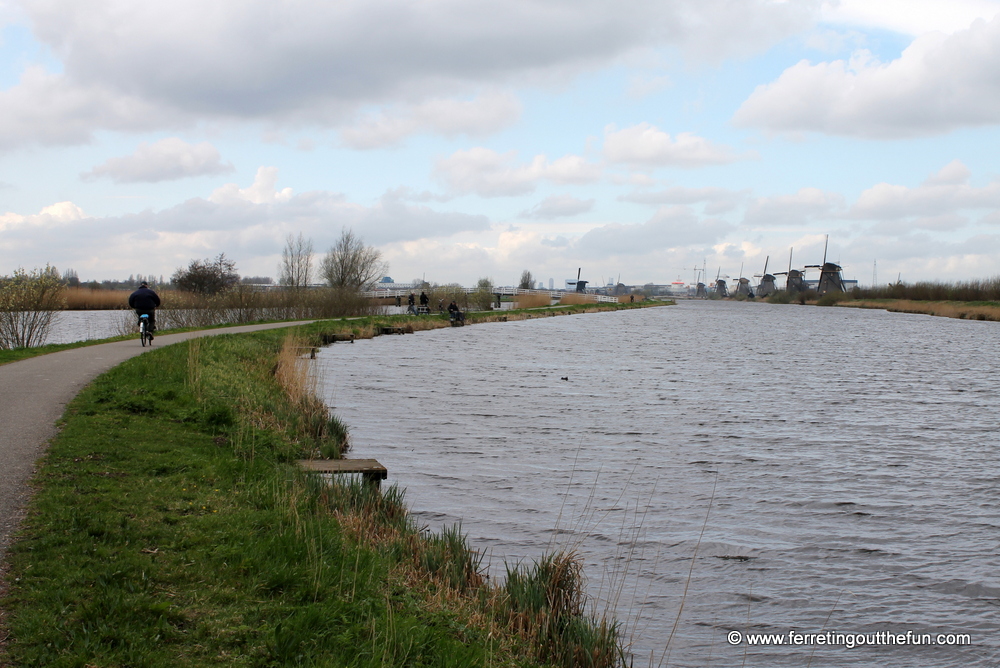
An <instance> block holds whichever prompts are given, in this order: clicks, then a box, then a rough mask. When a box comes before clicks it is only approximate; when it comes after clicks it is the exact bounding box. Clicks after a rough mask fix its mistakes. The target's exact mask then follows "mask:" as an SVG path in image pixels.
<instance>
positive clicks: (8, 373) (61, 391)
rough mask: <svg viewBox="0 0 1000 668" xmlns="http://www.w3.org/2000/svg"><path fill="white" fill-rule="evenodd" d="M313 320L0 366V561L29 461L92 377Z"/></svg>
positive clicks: (22, 500)
mask: <svg viewBox="0 0 1000 668" xmlns="http://www.w3.org/2000/svg"><path fill="white" fill-rule="evenodd" d="M311 322H315V321H313V320H302V321H297V322H278V323H270V324H266V325H242V326H239V327H225V328H221V329H209V330H201V331H197V332H184V333H182V334H165V335H163V336H157V337H156V339H155V340H154V342H153V347H152V348H143V347H142V346H141V345H140V344H139V341H138V339H135V340H131V341H116V342H114V343H102V344H98V345H94V346H86V347H83V348H73V349H71V350H63V351H61V352H58V353H51V354H48V355H39V356H38V357H32V358H29V359H26V360H21V361H19V362H11V363H10V364H4V365H0V563H2V561H3V559H4V556H5V555H6V552H7V547H8V546H9V545H10V539H11V536H12V535H13V534H14V531H15V530H16V529H17V525H18V522H19V521H20V519H21V516H22V513H23V512H24V508H25V506H26V505H27V502H28V499H29V497H30V496H31V488H30V487H29V485H28V481H29V480H30V479H31V476H32V474H33V473H34V471H35V463H36V462H37V461H38V458H39V457H41V456H42V454H43V453H44V452H45V448H46V446H47V445H48V443H49V441H50V440H52V437H53V436H55V435H56V431H57V429H56V422H57V421H58V420H59V418H60V417H62V414H63V412H64V411H65V410H66V405H67V404H68V403H69V402H70V400H72V399H73V397H75V396H76V394H77V393H78V392H79V391H80V390H81V389H83V387H84V386H85V385H87V384H88V383H89V382H90V381H92V380H93V379H94V378H96V377H97V376H99V375H100V374H102V373H104V372H105V371H107V370H108V369H111V368H112V367H114V366H116V365H118V364H121V363H122V362H124V361H125V360H127V359H129V358H131V357H135V356H137V355H141V354H142V353H144V352H147V351H149V350H152V349H153V348H156V347H160V346H165V345H169V344H171V343H177V342H179V341H187V340H188V339H194V338H198V337H202V336H214V335H217V334H240V333H243V332H256V331H260V330H264V329H278V328H281V327H294V326H296V325H305V324H309V323H311Z"/></svg>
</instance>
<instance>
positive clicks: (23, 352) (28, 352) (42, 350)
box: [0, 320, 281, 364]
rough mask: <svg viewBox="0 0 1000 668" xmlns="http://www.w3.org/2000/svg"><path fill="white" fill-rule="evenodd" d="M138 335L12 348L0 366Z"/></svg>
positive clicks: (1, 356)
mask: <svg viewBox="0 0 1000 668" xmlns="http://www.w3.org/2000/svg"><path fill="white" fill-rule="evenodd" d="M271 322H281V321H280V320H261V321H260V322H252V323H229V324H225V325H213V326H212V327H182V328H177V329H161V330H157V332H156V335H157V336H164V335H166V334H182V333H184V332H198V331H202V330H206V329H223V328H228V327H243V326H244V325H248V324H249V325H262V324H266V323H271ZM138 338H139V334H138V333H136V334H127V335H123V336H112V337H108V338H106V339H89V340H87V341H74V342H72V343H50V344H47V345H44V346H37V347H34V348H14V349H12V350H3V349H0V364H9V363H10V362H18V361H20V360H24V359H28V358H31V357H37V356H39V355H48V354H49V353H57V352H60V351H62V350H71V349H73V348H86V347H87V346H97V345H100V344H102V343H114V342H115V341H129V340H132V339H138Z"/></svg>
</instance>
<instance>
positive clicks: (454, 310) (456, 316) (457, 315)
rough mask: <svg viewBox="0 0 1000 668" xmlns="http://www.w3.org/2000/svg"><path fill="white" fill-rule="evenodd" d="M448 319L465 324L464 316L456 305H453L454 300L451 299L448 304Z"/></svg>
mask: <svg viewBox="0 0 1000 668" xmlns="http://www.w3.org/2000/svg"><path fill="white" fill-rule="evenodd" d="M448 318H449V319H451V320H458V321H459V322H465V314H464V313H462V311H461V309H459V308H458V304H456V303H455V300H454V299H452V300H451V303H450V304H448Z"/></svg>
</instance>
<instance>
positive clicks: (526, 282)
mask: <svg viewBox="0 0 1000 668" xmlns="http://www.w3.org/2000/svg"><path fill="white" fill-rule="evenodd" d="M517 287H518V288H520V289H521V290H534V289H535V277H534V276H532V275H531V272H530V271H528V270H527V269H525V270H524V271H522V272H521V281H520V282H519V283H518V284H517Z"/></svg>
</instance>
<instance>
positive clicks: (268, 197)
mask: <svg viewBox="0 0 1000 668" xmlns="http://www.w3.org/2000/svg"><path fill="white" fill-rule="evenodd" d="M277 183H278V168H277V167H258V168H257V175H256V176H255V177H254V180H253V185H252V186H250V187H249V188H240V186H239V184H236V183H227V184H226V185H224V186H221V187H219V188H216V189H215V190H214V191H213V192H212V194H211V195H209V197H208V200H209V201H210V202H215V203H216V204H222V203H225V202H233V201H238V200H243V201H245V202H250V203H252V204H271V203H274V202H287V201H288V200H290V199H291V198H292V189H291V188H283V189H281V190H278V189H277V187H276V185H277Z"/></svg>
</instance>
